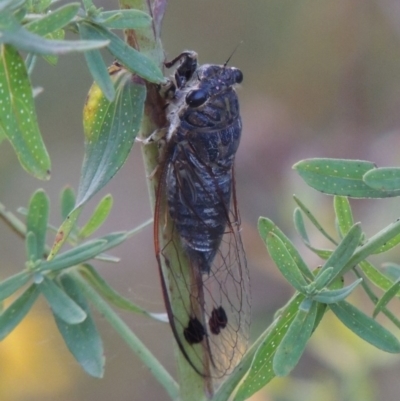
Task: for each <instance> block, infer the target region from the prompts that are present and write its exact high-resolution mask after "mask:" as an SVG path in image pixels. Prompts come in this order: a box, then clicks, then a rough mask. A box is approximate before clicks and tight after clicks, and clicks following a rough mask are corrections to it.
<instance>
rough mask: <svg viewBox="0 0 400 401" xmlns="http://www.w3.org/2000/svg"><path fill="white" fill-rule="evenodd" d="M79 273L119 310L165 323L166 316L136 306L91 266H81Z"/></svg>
mask: <svg viewBox="0 0 400 401" xmlns="http://www.w3.org/2000/svg"><path fill="white" fill-rule="evenodd" d="M79 271H80V272H81V274H82V276H83V277H84V278H85V279H86V280H87V281H88V282H89V283H90V284H91V285H92V286H93V287H94V288H95V289H96V290H97V291H98V292H100V293H101V295H102V296H103V297H104V298H106V299H107V301H109V302H111V303H112V304H113V305H114V306H116V307H117V308H121V309H124V310H127V311H130V312H134V313H139V314H141V315H145V316H150V317H152V318H154V319H156V320H160V321H162V322H165V314H161V313H160V314H157V313H149V312H147V311H146V310H144V309H143V308H141V307H140V306H137V305H135V304H134V303H132V302H131V301H130V300H129V299H127V298H125V297H123V296H121V295H120V294H119V293H118V292H117V291H115V290H114V289H113V288H112V287H110V285H109V284H108V283H107V282H106V281H105V280H104V279H103V277H101V276H100V274H99V273H97V271H96V270H95V269H94V268H93V267H92V266H91V265H89V264H84V265H82V266H80V268H79Z"/></svg>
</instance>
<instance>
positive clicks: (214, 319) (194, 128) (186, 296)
mask: <svg viewBox="0 0 400 401" xmlns="http://www.w3.org/2000/svg"><path fill="white" fill-rule="evenodd" d="M165 65H166V66H167V67H168V68H171V67H173V66H175V65H178V66H177V68H176V71H175V75H174V78H173V79H172V80H171V81H170V83H169V85H168V86H167V87H166V88H163V94H164V96H165V98H166V99H167V100H166V101H167V103H168V105H167V107H166V113H167V120H168V127H167V128H166V130H165V132H164V134H163V135H161V137H162V141H161V142H162V143H163V145H162V146H160V149H161V155H160V166H161V169H160V170H161V173H160V179H159V185H158V190H157V199H156V206H155V224H154V227H155V229H154V239H155V251H156V256H157V260H158V264H159V268H160V275H161V282H162V287H163V293H164V300H165V304H166V309H167V312H168V316H169V321H170V325H171V328H172V331H173V334H174V337H175V339H176V341H177V343H178V345H179V348H180V350H181V351H182V353H183V355H184V356H185V358H186V359H187V360H188V362H189V363H190V365H191V366H192V367H193V368H194V369H195V370H196V372H198V373H199V374H201V375H203V376H205V377H213V378H222V377H224V376H225V375H228V374H229V373H231V372H232V371H233V369H234V368H235V367H236V365H237V364H238V362H239V361H240V359H241V358H242V356H243V355H244V353H245V351H246V348H247V342H248V333H249V327H250V291H249V275H248V269H247V264H246V258H245V253H244V249H243V244H242V239H241V236H240V217H239V212H238V209H237V203H236V193H235V180H234V160H235V154H236V151H237V149H238V146H239V142H240V136H241V131H242V122H241V118H240V111H239V101H238V96H237V93H236V91H235V86H236V84H239V83H241V82H242V79H243V75H242V72H241V71H240V70H239V69H237V68H234V67H228V66H227V65H226V63H225V64H224V65H212V64H205V65H201V66H198V63H197V54H196V53H195V52H192V51H186V52H183V53H182V54H180V55H179V56H178V57H176V58H175V59H174V60H172V61H171V62H169V63H166V64H165ZM158 139H160V138H158ZM168 283H169V284H168Z"/></svg>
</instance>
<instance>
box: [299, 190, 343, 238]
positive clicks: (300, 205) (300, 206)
mask: <svg viewBox="0 0 400 401" xmlns="http://www.w3.org/2000/svg"><path fill="white" fill-rule="evenodd" d="M293 199H294V201H295V202H296V203H297V205H298V206H299V208H300V209H301V210H302V211H303V213H304V214H305V215H306V216H307V217H308V219H309V220H310V221H311V223H312V224H313V225H314V226H315V228H316V229H317V230H318V231H319V232H320V233H321V234H322V235H323V236H324V237H325V238H326V239H328V240H329V241H331V242H332V244H335V245H337V242H336V241H335V240H334V239H333V238H332V237H331V236H330V235H329V234H328V233H327V232H326V231H325V230H324V228H323V227H322V226H321V224H319V222H318V220H317V219H316V218H315V217H314V215H313V214H312V213H311V212H310V210H309V209H308V208H307V207H306V206H305V205H304V203H303V202H301V200H300V199H299V198H298V197H297V196H296V195H293Z"/></svg>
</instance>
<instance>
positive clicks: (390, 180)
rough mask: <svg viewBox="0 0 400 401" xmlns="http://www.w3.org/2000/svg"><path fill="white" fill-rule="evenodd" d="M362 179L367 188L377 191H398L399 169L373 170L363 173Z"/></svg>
mask: <svg viewBox="0 0 400 401" xmlns="http://www.w3.org/2000/svg"><path fill="white" fill-rule="evenodd" d="M363 179H364V182H365V183H366V184H367V185H368V186H369V187H371V188H373V189H376V190H379V191H399V190H400V168H399V167H380V168H375V169H373V170H369V171H368V172H367V173H365V174H364V177H363Z"/></svg>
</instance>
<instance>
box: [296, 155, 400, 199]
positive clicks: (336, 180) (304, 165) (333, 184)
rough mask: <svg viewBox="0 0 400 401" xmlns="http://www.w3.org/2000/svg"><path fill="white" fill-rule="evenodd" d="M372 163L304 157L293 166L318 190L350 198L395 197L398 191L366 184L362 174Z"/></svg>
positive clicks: (371, 166) (370, 168) (373, 165)
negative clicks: (304, 158) (375, 187)
mask: <svg viewBox="0 0 400 401" xmlns="http://www.w3.org/2000/svg"><path fill="white" fill-rule="evenodd" d="M375 167H376V166H375V164H373V163H371V162H368V161H363V160H342V159H308V160H302V161H300V162H298V163H296V164H295V165H294V166H293V169H294V170H297V172H298V173H299V174H300V176H301V177H302V178H303V179H304V181H305V182H306V183H307V184H308V185H309V186H310V187H312V188H314V189H316V190H317V191H320V192H322V193H327V194H331V195H342V196H348V197H350V198H387V197H392V196H399V195H400V190H395V191H381V190H376V189H373V188H371V187H370V186H368V185H367V184H366V183H365V182H364V181H363V177H364V174H365V173H367V172H368V171H370V170H372V169H375Z"/></svg>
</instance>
